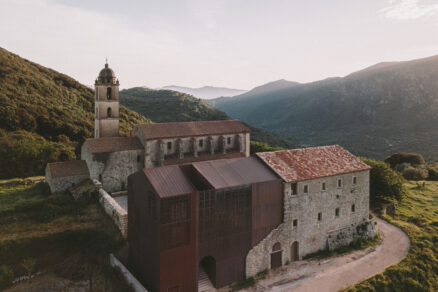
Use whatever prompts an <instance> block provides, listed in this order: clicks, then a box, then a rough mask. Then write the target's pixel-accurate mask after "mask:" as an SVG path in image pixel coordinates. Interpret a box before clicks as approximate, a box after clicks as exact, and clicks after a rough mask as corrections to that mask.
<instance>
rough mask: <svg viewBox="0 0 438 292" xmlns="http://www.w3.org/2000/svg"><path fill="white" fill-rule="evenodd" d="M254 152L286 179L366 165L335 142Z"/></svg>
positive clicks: (351, 170)
mask: <svg viewBox="0 0 438 292" xmlns="http://www.w3.org/2000/svg"><path fill="white" fill-rule="evenodd" d="M256 155H257V156H258V157H260V158H261V159H262V160H263V161H264V162H265V163H266V164H267V165H269V167H271V169H272V170H274V171H275V172H276V173H277V174H278V175H279V176H280V177H281V178H282V179H283V180H284V181H286V182H294V181H302V180H309V179H314V178H319V177H326V176H333V175H338V174H343V173H349V172H355V171H361V170H367V169H370V167H369V166H368V165H367V164H365V163H364V162H362V161H361V160H360V159H359V158H357V157H356V156H354V155H353V154H351V153H350V152H348V151H347V150H345V149H344V148H342V147H341V146H339V145H334V146H323V147H313V148H303V149H292V150H283V151H274V152H263V153H256Z"/></svg>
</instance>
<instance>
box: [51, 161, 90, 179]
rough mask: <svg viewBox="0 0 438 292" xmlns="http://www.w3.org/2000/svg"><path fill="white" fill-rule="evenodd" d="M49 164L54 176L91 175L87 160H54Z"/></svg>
mask: <svg viewBox="0 0 438 292" xmlns="http://www.w3.org/2000/svg"><path fill="white" fill-rule="evenodd" d="M47 166H48V167H49V170H50V174H51V176H52V178H59V177H68V176H79V175H84V176H85V175H86V176H89V175H90V172H89V171H88V166H87V163H86V162H85V160H72V161H62V162H52V163H48V164H47Z"/></svg>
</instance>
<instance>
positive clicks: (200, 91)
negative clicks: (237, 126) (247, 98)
mask: <svg viewBox="0 0 438 292" xmlns="http://www.w3.org/2000/svg"><path fill="white" fill-rule="evenodd" d="M161 89H166V90H174V91H178V92H182V93H186V94H190V95H193V96H195V97H197V98H202V99H212V98H217V97H221V96H235V95H239V94H242V93H245V92H246V90H243V89H233V88H226V87H215V86H203V87H199V88H192V87H184V86H176V85H169V86H164V87H162V88H161Z"/></svg>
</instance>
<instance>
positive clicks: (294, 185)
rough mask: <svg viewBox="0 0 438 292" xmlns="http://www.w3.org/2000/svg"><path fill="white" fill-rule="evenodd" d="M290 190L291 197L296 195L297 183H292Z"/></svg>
mask: <svg viewBox="0 0 438 292" xmlns="http://www.w3.org/2000/svg"><path fill="white" fill-rule="evenodd" d="M290 188H291V193H292V195H296V194H297V183H292V184H291V185H290Z"/></svg>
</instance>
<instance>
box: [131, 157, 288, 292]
mask: <svg viewBox="0 0 438 292" xmlns="http://www.w3.org/2000/svg"><path fill="white" fill-rule="evenodd" d="M128 186H129V203H128V214H129V220H128V224H129V233H128V234H129V247H130V249H129V250H130V251H129V264H130V266H131V268H132V270H133V272H134V273H135V274H136V276H137V277H138V279H139V280H140V281H141V282H142V284H143V285H144V286H145V287H146V289H148V290H149V291H151V292H152V291H197V289H198V283H197V278H198V270H199V268H200V267H202V268H203V269H204V270H205V272H206V273H207V275H208V276H209V278H210V280H211V282H212V283H213V285H214V286H215V287H222V286H224V285H227V284H230V283H232V282H235V281H239V280H243V279H245V261H246V255H247V254H248V251H249V250H250V249H251V248H252V247H253V246H254V245H256V244H257V243H258V242H259V241H260V240H261V239H263V238H264V237H266V236H267V235H268V234H269V232H271V231H272V229H274V228H275V227H277V226H278V225H279V224H280V223H281V222H282V214H283V212H282V211H283V202H282V200H283V185H282V181H281V179H280V178H279V177H278V176H276V175H275V174H274V173H273V172H272V171H271V170H269V169H268V168H267V167H266V166H264V165H263V163H262V162H261V161H260V160H259V159H258V158H256V157H246V158H236V159H224V160H215V161H205V162H196V163H192V164H186V165H180V166H178V165H174V166H164V167H159V168H152V169H145V170H143V171H140V172H137V173H135V174H133V175H131V176H130V177H129V183H128Z"/></svg>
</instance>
